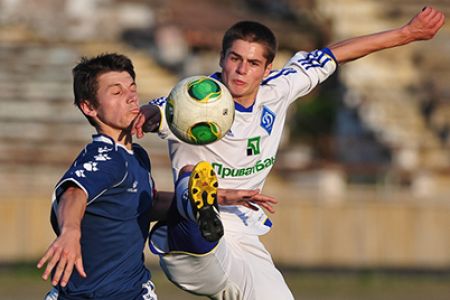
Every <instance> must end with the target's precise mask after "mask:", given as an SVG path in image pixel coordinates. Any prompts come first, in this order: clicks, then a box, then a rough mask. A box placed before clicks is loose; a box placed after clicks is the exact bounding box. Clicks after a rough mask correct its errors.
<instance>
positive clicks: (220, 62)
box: [219, 51, 225, 68]
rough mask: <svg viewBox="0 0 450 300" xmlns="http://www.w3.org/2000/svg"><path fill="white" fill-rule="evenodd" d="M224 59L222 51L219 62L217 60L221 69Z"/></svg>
mask: <svg viewBox="0 0 450 300" xmlns="http://www.w3.org/2000/svg"><path fill="white" fill-rule="evenodd" d="M224 59H225V53H223V51H221V52H220V60H219V66H220V67H221V68H223V60H224Z"/></svg>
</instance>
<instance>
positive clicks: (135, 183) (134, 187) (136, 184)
mask: <svg viewBox="0 0 450 300" xmlns="http://www.w3.org/2000/svg"><path fill="white" fill-rule="evenodd" d="M137 186H138V181H137V180H135V181H134V182H133V185H132V187H130V188H128V189H127V192H130V193H137V191H138V189H137Z"/></svg>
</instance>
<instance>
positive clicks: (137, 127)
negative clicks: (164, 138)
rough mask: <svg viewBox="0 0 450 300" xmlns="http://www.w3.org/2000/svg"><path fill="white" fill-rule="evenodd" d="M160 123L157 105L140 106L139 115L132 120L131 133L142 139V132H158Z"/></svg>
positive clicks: (159, 111) (159, 112)
mask: <svg viewBox="0 0 450 300" xmlns="http://www.w3.org/2000/svg"><path fill="white" fill-rule="evenodd" d="M160 123H161V110H160V109H159V107H158V106H157V105H153V104H146V105H143V106H141V110H140V113H139V115H138V116H137V117H136V119H135V120H134V124H133V127H132V129H131V133H132V134H135V135H136V137H137V138H142V137H143V136H144V132H156V131H158V128H159V125H160Z"/></svg>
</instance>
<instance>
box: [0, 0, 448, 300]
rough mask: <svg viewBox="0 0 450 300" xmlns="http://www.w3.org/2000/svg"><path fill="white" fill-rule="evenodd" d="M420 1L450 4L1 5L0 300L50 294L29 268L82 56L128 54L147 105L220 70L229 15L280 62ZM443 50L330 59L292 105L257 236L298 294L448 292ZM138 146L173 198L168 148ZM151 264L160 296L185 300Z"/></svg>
mask: <svg viewBox="0 0 450 300" xmlns="http://www.w3.org/2000/svg"><path fill="white" fill-rule="evenodd" d="M425 5H432V6H434V7H436V8H438V9H441V10H442V11H443V12H444V13H446V14H447V18H449V17H450V16H449V15H448V13H449V12H450V0H431V1H426V2H424V1H419V0H390V1H384V0H383V1H380V0H366V1H362V0H278V1H270V0H221V1H219V0H190V1H181V0H147V1H144V0H128V1H125V0H122V1H118V0H27V1H25V0H0V139H1V141H2V142H1V144H0V191H1V193H0V224H1V226H0V233H1V235H0V236H1V240H0V244H1V246H0V299H41V298H42V295H43V294H44V292H45V291H46V290H48V289H49V287H50V284H49V283H48V282H43V281H42V280H41V279H40V273H41V272H40V271H36V270H35V269H34V265H35V264H36V261H37V259H38V258H39V257H40V255H42V254H43V252H44V251H45V250H46V249H47V247H48V245H49V243H50V242H51V241H52V240H53V239H54V235H53V232H52V231H51V229H50V224H49V212H50V201H51V194H52V189H53V187H54V185H55V183H56V182H57V180H58V179H59V177H60V176H62V174H63V172H64V171H65V170H66V168H67V167H68V166H69V164H70V163H71V162H72V160H73V159H74V158H75V156H76V155H77V154H78V153H79V151H80V149H81V147H82V146H83V145H84V144H86V143H87V142H89V140H90V136H91V134H92V133H93V128H92V127H91V126H90V125H89V124H88V123H87V122H86V121H85V119H84V117H83V116H82V115H81V113H80V112H79V111H78V109H77V108H76V107H75V106H74V105H73V104H72V103H73V95H72V78H71V69H72V67H73V66H74V65H75V64H76V63H77V62H78V61H79V59H80V57H81V56H82V55H87V56H92V55H97V54H99V53H103V52H119V53H123V54H125V55H127V56H129V57H130V58H131V59H132V60H133V62H134V64H135V68H136V73H137V83H138V87H139V90H140V97H141V103H146V102H147V101H148V100H150V99H152V98H156V97H159V96H162V95H167V94H168V92H169V91H170V89H171V87H172V86H174V84H175V83H176V82H177V81H178V80H180V79H181V78H183V77H186V76H188V75H198V74H209V73H212V72H214V71H217V70H219V66H218V61H219V51H220V43H221V38H222V34H223V32H224V31H225V30H226V29H227V28H228V27H229V26H231V25H232V24H233V23H235V22H236V21H239V20H244V19H250V20H257V21H260V22H263V23H264V24H266V25H268V26H269V27H270V28H272V29H273V31H274V32H275V34H276V35H277V37H278V39H279V52H278V56H277V58H276V61H275V66H276V67H277V68H278V67H281V66H282V65H283V64H284V63H285V62H286V60H287V59H288V58H289V56H290V55H292V54H293V53H294V52H295V51H296V50H312V49H315V48H321V47H324V46H326V45H327V44H328V43H330V42H333V41H338V40H341V39H345V38H350V37H353V36H356V35H361V34H367V33H372V32H376V31H381V30H385V29H390V28H393V27H398V26H401V25H404V24H406V23H407V22H408V21H409V20H410V18H411V17H412V16H414V15H415V14H416V13H417V12H419V11H420V9H422V7H423V6H425ZM447 23H448V22H447ZM449 53H450V26H449V25H445V26H444V28H443V29H442V30H441V31H440V32H439V34H438V35H437V36H436V37H435V38H434V39H433V40H431V41H427V42H419V43H415V44H411V45H408V46H404V47H401V48H397V49H391V50H387V51H384V52H382V53H377V54H374V55H371V56H368V57H365V58H363V59H361V60H359V61H356V62H352V63H349V64H347V65H343V66H341V67H340V68H339V70H338V72H337V73H336V74H335V75H334V76H333V77H332V78H330V79H329V80H328V81H327V82H325V83H324V84H322V85H321V86H320V87H318V88H316V89H315V91H314V92H313V93H311V94H310V95H308V96H307V97H304V98H302V99H301V100H300V101H297V102H296V103H294V104H293V106H292V110H291V112H290V116H289V119H288V121H287V124H286V129H285V136H284V137H283V143H282V145H281V148H280V151H279V154H278V156H277V162H276V164H275V166H274V170H273V171H272V173H271V176H270V177H269V179H268V181H267V184H266V187H265V190H264V193H265V194H269V195H273V196H275V197H277V198H278V199H279V201H280V204H279V205H278V206H277V212H276V214H275V215H273V217H272V221H273V223H274V227H273V230H272V232H271V233H270V234H269V235H267V236H264V237H263V240H264V242H265V244H266V245H267V248H268V249H269V250H270V252H271V253H272V255H273V258H274V261H275V263H276V264H277V265H278V266H279V267H280V268H281V270H282V272H283V273H284V274H285V277H286V279H287V281H288V284H289V285H290V286H291V288H292V290H293V292H294V293H295V296H296V298H299V299H333V300H336V299H449V295H450V136H449V130H450V85H449V84H448V80H449V78H450V55H449ZM139 143H141V144H142V145H144V146H145V147H146V149H147V150H148V151H149V153H150V156H151V158H152V164H153V175H154V178H155V180H156V182H157V185H158V188H159V190H173V187H172V178H171V172H170V167H169V160H168V156H167V153H166V152H167V147H166V144H165V142H164V141H161V140H159V139H158V138H157V137H155V136H152V135H147V136H146V137H145V138H144V139H142V140H140V141H139ZM146 256H147V262H148V264H149V265H150V268H151V269H152V270H154V276H155V283H156V284H157V291H158V294H159V295H160V299H194V297H192V296H190V295H188V294H186V293H183V292H181V291H178V290H177V288H175V287H174V286H172V285H171V284H170V283H169V282H168V281H167V280H166V279H165V278H164V277H163V275H162V274H161V271H160V270H159V266H158V265H157V259H156V258H155V257H153V256H152V255H151V254H149V253H148V250H146Z"/></svg>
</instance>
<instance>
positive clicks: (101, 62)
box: [72, 53, 136, 126]
mask: <svg viewBox="0 0 450 300" xmlns="http://www.w3.org/2000/svg"><path fill="white" fill-rule="evenodd" d="M107 72H128V74H130V76H131V77H132V78H133V80H135V78H136V74H135V72H134V67H133V63H132V62H131V60H130V59H129V58H128V57H126V56H125V55H122V54H117V53H103V54H100V55H98V56H95V57H92V58H88V57H85V56H83V57H82V58H81V60H80V62H79V63H78V64H77V65H76V66H75V67H74V68H73V69H72V75H73V93H74V97H75V98H74V104H75V105H76V106H77V107H78V108H80V104H81V102H82V101H89V102H90V103H91V104H92V105H93V106H94V107H96V106H97V105H98V102H97V89H98V81H97V79H98V77H99V76H100V75H102V74H104V73H107ZM80 109H81V108H80ZM86 118H87V119H88V121H89V123H91V125H94V126H95V124H94V123H93V121H92V120H91V118H90V117H88V116H86Z"/></svg>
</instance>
